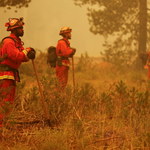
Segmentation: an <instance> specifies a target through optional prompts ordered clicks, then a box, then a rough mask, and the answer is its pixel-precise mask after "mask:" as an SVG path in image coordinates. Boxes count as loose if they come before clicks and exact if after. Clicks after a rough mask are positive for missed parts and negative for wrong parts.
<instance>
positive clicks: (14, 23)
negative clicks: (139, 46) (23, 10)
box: [5, 18, 24, 31]
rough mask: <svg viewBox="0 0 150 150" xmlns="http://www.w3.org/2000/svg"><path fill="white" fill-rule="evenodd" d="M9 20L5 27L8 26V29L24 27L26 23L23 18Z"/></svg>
mask: <svg viewBox="0 0 150 150" xmlns="http://www.w3.org/2000/svg"><path fill="white" fill-rule="evenodd" d="M8 20H9V22H7V23H5V27H7V31H11V30H12V29H15V28H18V27H22V26H23V25H24V22H23V18H19V19H18V18H9V19H8Z"/></svg>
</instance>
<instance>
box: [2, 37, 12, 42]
mask: <svg viewBox="0 0 150 150" xmlns="http://www.w3.org/2000/svg"><path fill="white" fill-rule="evenodd" d="M2 41H3V43H4V44H8V43H15V40H14V39H13V38H12V37H5V38H3V39H2Z"/></svg>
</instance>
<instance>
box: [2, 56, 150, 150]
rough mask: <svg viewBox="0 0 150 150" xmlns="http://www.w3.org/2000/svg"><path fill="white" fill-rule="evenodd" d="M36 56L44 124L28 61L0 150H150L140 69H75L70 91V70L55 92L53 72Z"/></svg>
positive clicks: (148, 103) (149, 114)
mask: <svg viewBox="0 0 150 150" xmlns="http://www.w3.org/2000/svg"><path fill="white" fill-rule="evenodd" d="M42 60H43V62H44V59H43V58H42V59H41V60H40V61H38V63H36V64H37V66H41V67H40V70H39V67H37V68H38V71H39V74H40V81H41V84H42V88H43V91H44V96H45V101H46V103H47V106H48V108H49V114H50V117H51V120H50V124H48V122H47V121H46V120H45V117H44V114H43V110H42V105H41V103H40V101H39V99H40V95H39V92H38V87H37V85H36V81H35V77H34V74H33V73H29V72H28V71H29V70H31V71H32V66H31V64H30V63H29V64H27V65H25V66H23V67H22V71H21V73H22V72H23V71H25V72H26V75H25V74H21V76H22V82H21V83H20V84H18V94H17V97H16V102H15V105H14V109H13V112H12V114H11V115H10V116H9V118H7V120H6V126H5V127H4V128H3V130H2V131H1V134H2V138H1V139H0V150H20V149H21V150H115V149H116V150H150V109H149V108H150V96H149V95H150V91H149V86H148V83H147V81H146V77H145V76H146V75H145V73H141V72H137V71H133V70H130V69H129V70H122V72H123V73H122V72H121V71H120V70H116V69H113V68H112V67H114V66H110V68H109V67H108V66H107V68H106V69H105V67H103V68H101V67H100V66H97V67H96V66H95V65H94V66H92V67H93V69H92V68H90V69H87V68H86V67H85V68H86V69H85V70H77V69H76V71H75V73H76V74H75V77H76V90H75V93H74V94H73V93H72V80H71V78H72V75H71V70H70V77H69V84H68V87H67V89H66V90H65V91H64V92H63V93H57V90H56V87H55V86H56V84H55V83H56V80H55V75H54V72H53V70H50V68H48V67H47V66H46V64H45V63H43V62H42ZM36 61H37V60H36ZM29 68H30V69H29ZM83 68H84V67H82V69H83ZM26 69H27V70H26ZM101 69H102V70H101ZM41 70H42V72H41ZM40 72H41V73H40ZM31 81H33V82H31Z"/></svg>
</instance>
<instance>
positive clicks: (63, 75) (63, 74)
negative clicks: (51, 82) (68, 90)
mask: <svg viewBox="0 0 150 150" xmlns="http://www.w3.org/2000/svg"><path fill="white" fill-rule="evenodd" d="M68 69H69V68H68V67H67V66H57V67H56V76H57V79H58V82H59V87H60V88H61V89H64V88H65V87H66V85H67V82H68Z"/></svg>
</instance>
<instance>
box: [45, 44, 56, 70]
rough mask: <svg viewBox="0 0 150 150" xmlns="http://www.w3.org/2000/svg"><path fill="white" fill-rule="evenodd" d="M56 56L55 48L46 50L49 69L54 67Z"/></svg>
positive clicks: (51, 47)
mask: <svg viewBox="0 0 150 150" xmlns="http://www.w3.org/2000/svg"><path fill="white" fill-rule="evenodd" d="M56 62H57V55H56V47H54V46H50V47H49V48H48V49H47V64H50V66H51V67H53V68H54V67H56Z"/></svg>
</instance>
